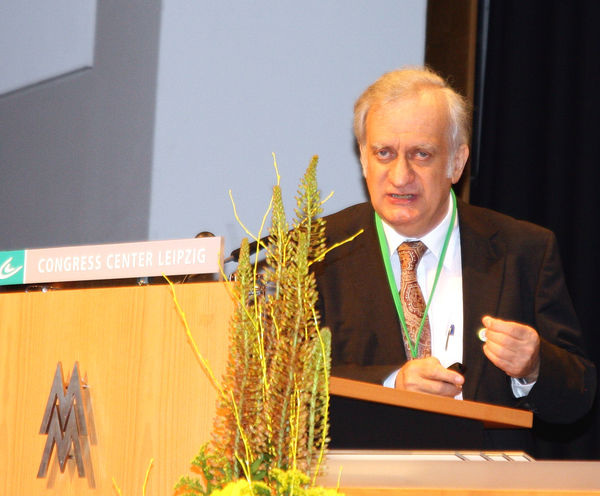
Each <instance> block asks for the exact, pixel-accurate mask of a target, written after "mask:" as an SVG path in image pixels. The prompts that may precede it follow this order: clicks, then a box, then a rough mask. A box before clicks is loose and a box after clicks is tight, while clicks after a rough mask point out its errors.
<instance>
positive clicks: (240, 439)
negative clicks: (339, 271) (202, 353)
mask: <svg viewBox="0 0 600 496" xmlns="http://www.w3.org/2000/svg"><path fill="white" fill-rule="evenodd" d="M316 167H317V157H313V159H312V161H311V162H310V164H309V166H308V168H307V170H306V173H305V175H304V177H303V178H302V180H301V182H300V186H299V188H298V193H297V197H296V203H297V205H296V209H295V219H294V221H293V223H292V225H291V227H290V225H289V224H288V222H287V220H286V216H285V212H284V208H283V202H282V195H281V188H280V185H279V174H278V172H277V164H276V163H275V170H276V172H277V184H276V185H275V186H274V188H273V195H272V198H271V204H270V207H269V210H268V211H267V214H265V217H264V218H263V226H264V224H265V223H266V218H267V217H268V214H269V212H270V213H271V220H272V222H271V227H270V231H269V238H268V243H266V244H265V245H261V247H264V248H265V250H266V268H265V269H264V271H263V272H262V273H259V270H258V267H259V266H258V261H257V259H258V257H256V259H255V261H254V262H251V258H250V250H249V244H248V241H247V240H244V242H243V243H242V247H241V251H240V257H239V265H238V269H237V276H236V278H235V282H234V283H231V284H232V291H231V292H232V296H233V298H234V301H235V307H236V308H235V311H234V315H233V317H232V320H231V325H230V345H229V356H228V363H227V369H226V372H225V374H224V377H223V379H222V381H221V383H219V382H218V381H216V379H215V378H214V377H212V381H213V384H214V385H215V387H216V388H217V391H218V404H217V414H216V417H215V420H214V425H213V433H212V439H211V441H210V442H209V443H207V444H205V445H204V446H203V447H202V448H201V450H200V452H199V454H198V456H197V457H196V458H195V459H194V460H193V462H192V471H193V472H195V473H196V474H198V476H186V477H182V478H181V480H180V481H179V482H178V484H177V486H176V494H177V495H185V496H197V495H200V494H202V495H209V494H212V495H225V494H231V495H234V494H235V495H238V494H239V495H242V494H248V495H265V496H266V495H284V494H285V495H290V496H300V495H318V494H323V495H326V494H330V493H331V494H336V493H337V492H336V491H335V490H327V489H323V488H319V487H315V480H316V477H317V475H318V473H319V470H320V469H321V467H322V462H323V458H324V454H325V451H326V448H327V441H328V438H327V436H328V425H329V423H328V420H329V419H328V414H329V412H328V409H329V391H328V381H329V366H330V343H331V335H330V333H329V330H328V329H326V328H320V327H319V315H318V313H317V312H316V310H315V304H316V302H317V291H316V284H315V279H314V276H313V274H312V273H311V271H310V266H311V264H313V263H314V262H315V261H317V260H319V259H320V258H321V257H323V256H324V254H325V253H326V251H328V249H327V248H326V246H325V233H324V231H325V223H324V221H323V220H322V219H319V218H318V216H319V214H320V213H321V211H322V201H321V198H320V194H319V190H318V188H317V180H316ZM234 208H235V204H234ZM236 217H237V213H236ZM238 221H239V218H238ZM240 223H241V222H240ZM261 230H262V228H261ZM246 232H248V230H246ZM248 233H249V232H248ZM249 234H250V233H249ZM252 237H253V238H254V239H255V240H256V241H257V243H260V241H259V240H260V237H261V236H260V233H259V235H257V236H252ZM188 335H189V333H188Z"/></svg>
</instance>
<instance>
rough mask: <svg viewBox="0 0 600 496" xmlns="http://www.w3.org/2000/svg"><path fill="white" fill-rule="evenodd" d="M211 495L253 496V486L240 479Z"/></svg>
mask: <svg viewBox="0 0 600 496" xmlns="http://www.w3.org/2000/svg"><path fill="white" fill-rule="evenodd" d="M210 494H211V496H251V495H252V486H251V485H250V484H248V481H247V480H245V479H239V480H236V481H234V482H230V483H229V484H227V485H226V486H225V487H223V488H222V489H217V490H216V491H213V492H212V493H210Z"/></svg>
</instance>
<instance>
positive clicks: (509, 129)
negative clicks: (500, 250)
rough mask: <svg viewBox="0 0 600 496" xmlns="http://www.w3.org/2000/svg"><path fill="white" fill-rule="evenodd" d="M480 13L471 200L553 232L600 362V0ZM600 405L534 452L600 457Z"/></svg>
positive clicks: (525, 2) (506, 5)
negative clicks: (598, 321)
mask: <svg viewBox="0 0 600 496" xmlns="http://www.w3.org/2000/svg"><path fill="white" fill-rule="evenodd" d="M479 16H480V19H479V21H480V22H479V36H478V40H479V43H480V45H479V47H478V61H477V73H478V74H477V78H476V97H475V109H474V110H475V112H474V117H475V124H474V140H473V154H472V157H473V161H472V183H471V188H472V189H471V202H472V203H474V204H476V205H482V206H485V207H489V208H492V209H494V210H498V211H501V212H504V213H507V214H510V215H512V216H514V217H517V218H520V219H526V220H530V221H532V222H535V223H537V224H541V225H543V226H546V227H548V228H550V229H552V230H553V231H554V232H555V233H556V235H557V237H558V240H559V244H560V249H561V255H562V259H563V265H564V269H565V273H566V278H567V283H568V286H569V289H570V292H571V297H572V299H573V302H574V305H575V308H576V310H577V312H578V315H579V318H580V321H581V325H582V329H583V331H584V336H585V340H586V345H587V350H588V353H589V355H590V357H591V358H592V359H593V360H594V361H595V363H596V365H597V366H598V365H600V329H598V327H599V326H598V323H597V322H596V318H597V316H598V311H599V310H600V287H599V282H600V234H599V233H600V206H599V204H600V199H599V195H598V187H599V185H600V158H599V152H598V148H599V144H600V124H599V118H600V97H599V92H600V1H598V0H589V1H574V0H562V1H561V0H538V1H531V0H480V2H479ZM478 129H480V130H481V132H480V133H479V132H478V131H477V130H478ZM599 412H600V408H598V401H597V402H596V406H595V409H594V410H593V411H592V413H591V414H590V415H589V416H588V417H587V418H585V419H583V420H582V421H581V422H579V423H577V424H576V425H572V426H566V427H565V426H555V425H552V426H550V425H541V424H536V430H537V432H538V436H539V448H538V452H537V453H536V455H537V456H538V457H540V458H565V459H599V458H600V434H599V433H600V428H599V424H600V422H598V417H599Z"/></svg>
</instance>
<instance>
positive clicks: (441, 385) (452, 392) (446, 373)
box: [395, 357, 465, 398]
mask: <svg viewBox="0 0 600 496" xmlns="http://www.w3.org/2000/svg"><path fill="white" fill-rule="evenodd" d="M464 382H465V378H464V377H463V376H462V375H460V374H459V373H458V372H454V371H453V370H448V369H446V368H445V367H444V366H443V365H442V364H441V363H440V361H439V360H438V359H437V358H435V357H428V358H419V359H415V360H409V361H408V362H406V363H405V364H404V365H403V366H402V368H400V370H399V371H398V375H397V376H396V384H395V386H396V389H405V390H407V391H417V392H419V393H429V394H437V395H440V396H448V397H450V398H454V397H455V396H456V395H458V394H459V393H460V392H461V391H462V385H463V384H464Z"/></svg>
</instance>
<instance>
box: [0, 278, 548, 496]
mask: <svg viewBox="0 0 600 496" xmlns="http://www.w3.org/2000/svg"><path fill="white" fill-rule="evenodd" d="M175 287H176V294H177V297H178V300H179V302H180V304H181V307H182V309H183V311H184V312H185V313H186V316H187V319H188V321H189V324H190V328H191V332H192V334H193V336H194V338H195V340H196V342H197V344H198V347H199V350H200V352H201V353H202V354H203V356H204V357H205V358H206V359H207V360H208V361H209V363H210V365H211V367H212V369H213V372H214V374H215V376H216V377H217V378H220V377H221V375H222V372H223V371H224V368H225V363H226V359H227V348H228V326H229V319H230V316H231V313H232V309H233V305H232V300H231V298H230V296H229V294H228V292H227V289H226V287H225V285H224V284H223V283H218V282H215V283H196V284H185V285H181V284H180V285H176V286H175ZM59 363H60V364H62V373H63V377H62V382H63V384H68V385H69V388H66V387H65V389H66V391H64V394H63V392H61V393H60V394H59V395H58V396H59V398H58V400H59V401H58V402H57V401H56V399H57V398H56V395H55V394H54V393H55V392H56V390H57V386H56V378H57V374H58V376H60V373H59V372H60V368H58V364H59ZM75 364H77V368H75ZM76 373H79V375H80V382H81V385H82V387H81V388H80V390H81V397H80V400H81V401H79V400H78V399H76V401H75V404H77V403H79V402H81V403H82V405H79V407H81V406H83V410H84V412H83V414H84V418H85V426H86V431H85V433H83V432H79V435H78V438H79V441H80V449H81V452H80V453H79V455H80V457H81V459H82V460H83V465H82V466H81V467H80V466H78V463H77V459H76V458H77V456H73V453H72V451H71V453H70V458H67V459H65V461H64V472H63V471H61V466H60V460H59V456H57V455H58V453H57V452H58V451H60V447H59V446H57V445H54V446H53V452H52V454H51V456H50V457H49V459H48V458H47V459H46V461H47V462H48V464H47V467H46V469H47V470H46V472H45V473H44V471H43V470H41V468H42V467H43V461H44V456H45V451H44V449H45V447H46V446H47V441H48V439H49V435H50V434H49V433H48V432H47V429H46V430H45V428H44V425H45V426H46V427H48V426H49V425H50V426H53V427H52V428H54V431H53V432H54V434H55V435H56V433H57V432H58V434H59V435H62V434H64V435H65V436H67V435H69V434H68V433H69V429H68V426H69V425H70V426H71V427H73V426H79V427H80V424H79V422H80V419H79V417H78V415H79V410H77V408H76V407H73V408H72V409H71V410H69V408H70V406H73V394H74V393H73V391H71V389H70V387H71V384H72V383H73V382H77V381H73V380H72V379H73V376H74V375H75V374H76ZM75 377H76V375H75ZM73 389H75V388H74V386H73ZM51 391H53V392H54V393H53V394H54V397H53V395H51ZM331 392H332V394H333V395H334V398H346V397H350V398H348V399H349V400H351V401H357V402H366V403H373V402H377V403H382V404H383V403H388V404H389V405H390V408H394V409H396V410H395V411H396V413H397V412H398V408H401V409H403V410H405V411H412V412H417V414H418V415H426V414H427V413H428V412H429V413H431V414H433V415H443V416H444V417H449V418H458V419H461V421H462V420H464V421H467V422H472V421H473V422H476V423H479V424H481V425H482V426H484V427H483V428H485V427H494V428H496V427H499V426H500V427H501V426H507V425H508V426H520V427H527V426H528V425H530V422H531V417H530V414H528V413H527V412H520V411H515V410H511V409H504V408H499V407H494V406H491V405H482V404H477V403H471V402H460V401H455V400H447V399H444V398H437V397H433V396H429V395H419V394H416V393H400V392H398V391H393V390H383V388H381V387H380V386H376V385H372V384H365V383H355V382H348V381H346V380H344V379H339V378H332V380H331ZM72 393H73V394H72ZM0 398H1V400H2V405H1V406H0V494H2V495H4V494H6V495H11V496H20V495H30V494H34V495H36V496H37V495H46V494H48V495H59V494H60V495H77V496H85V495H103V496H104V495H106V496H114V495H115V494H117V492H116V490H115V488H114V486H113V481H114V482H115V483H116V485H117V486H118V487H119V488H120V489H121V493H122V494H123V496H129V495H135V494H141V493H142V487H143V486H144V478H145V476H146V471H147V469H148V466H149V464H150V461H151V460H153V464H152V468H151V470H150V473H149V477H148V483H147V490H146V494H147V495H148V496H153V495H155V496H158V495H160V496H164V495H169V494H172V488H173V485H174V484H175V483H176V482H177V480H178V479H179V476H181V475H185V474H187V473H188V469H189V462H190V460H191V459H192V458H193V457H194V456H195V455H196V453H197V452H198V449H199V448H200V446H201V445H202V444H203V443H204V442H206V441H208V440H209V436H210V432H211V429H212V420H213V418H214V413H215V399H216V394H215V391H214V390H213V388H212V386H211V384H210V381H209V380H208V378H207V377H206V375H205V374H204V372H203V371H202V369H201V366H200V364H199V362H198V360H197V359H196V356H195V355H194V353H193V351H192V348H191V347H190V345H189V344H188V341H187V337H186V333H185V329H184V326H183V324H182V320H181V318H180V316H179V314H178V313H177V311H176V308H175V304H174V301H173V298H172V296H171V291H170V288H169V286H167V285H156V286H131V287H114V288H97V289H62V290H58V291H48V292H45V293H42V292H29V293H27V292H21V293H2V294H0ZM48 405H54V406H51V407H48ZM62 409H64V410H65V411H60V410H62ZM69 412H70V413H69ZM75 418H77V422H78V423H77V424H75V423H74V420H75ZM350 420H351V422H350V424H351V425H353V426H354V428H355V429H356V428H357V419H356V418H353V419H350ZM336 425H337V420H336V419H335V418H334V419H332V428H333V429H334V430H335V429H336V428H337V427H336ZM332 432H334V431H332ZM61 433H62V434H61ZM71 434H72V433H71ZM75 435H77V433H75ZM331 463H333V459H332V460H331ZM361 466H363V465H362V462H361ZM365 467H366V466H365ZM80 469H82V470H83V474H84V475H83V476H80ZM369 470H370V469H369ZM40 472H42V475H43V476H42V477H38V474H39V473H40ZM346 474H348V475H350V473H349V472H348V471H346ZM333 477H334V478H335V477H337V475H336V474H333ZM398 484H399V485H401V484H403V482H402V479H400V480H398V481H396V482H394V485H398ZM368 485H371V484H370V483H368ZM362 487H363V488H364V485H363V486H362ZM361 491H362V492H361ZM361 491H359V492H355V493H354V494H371V493H378V492H381V491H380V489H374V490H372V491H369V490H368V489H365V490H361ZM390 494H391V493H390ZM394 494H400V492H398V491H395V492H394ZM439 494H442V493H441V492H440V493H439ZM444 494H450V493H444ZM464 494H467V493H464ZM469 494H470V493H469ZM478 494H479V493H478ZM489 494H491V493H489ZM532 494H533V493H532ZM536 494H537V493H536Z"/></svg>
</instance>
